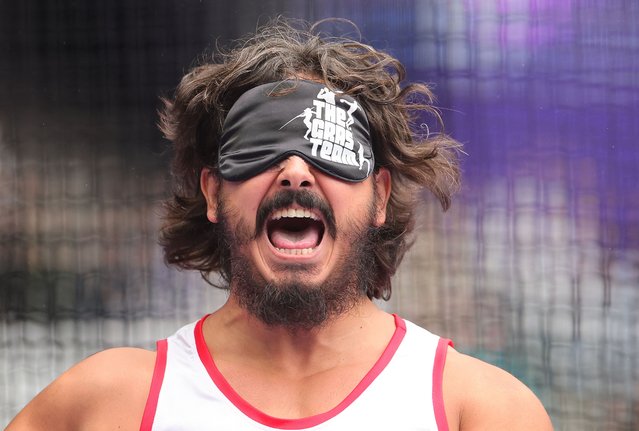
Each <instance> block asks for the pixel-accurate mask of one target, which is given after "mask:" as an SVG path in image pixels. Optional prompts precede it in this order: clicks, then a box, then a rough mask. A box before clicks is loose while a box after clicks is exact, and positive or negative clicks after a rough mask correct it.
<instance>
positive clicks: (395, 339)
mask: <svg viewBox="0 0 639 431" xmlns="http://www.w3.org/2000/svg"><path fill="white" fill-rule="evenodd" d="M206 317H207V316H204V317H203V318H202V319H200V320H199V321H198V322H197V324H196V325H195V345H196V347H197V352H198V355H199V356H200V360H201V361H202V364H204V367H205V368H206V370H207V371H208V373H209V376H210V377H211V379H212V380H213V382H214V383H215V385H216V386H217V387H218V389H220V391H222V393H223V394H224V395H225V396H226V397H227V398H228V399H229V401H231V402H232V403H233V404H234V405H235V407H237V408H238V409H239V410H240V411H241V412H242V413H244V414H245V415H246V416H248V417H249V418H251V419H253V420H254V421H256V422H258V423H260V424H262V425H266V426H268V427H271V428H279V429H285V430H286V429H304V428H311V427H314V426H316V425H319V424H321V423H323V422H326V421H327V420H329V419H331V418H333V417H335V416H337V415H338V414H340V413H341V412H342V411H344V409H346V408H347V407H348V406H350V405H351V404H352V403H353V402H354V401H355V400H356V399H357V398H358V397H359V396H360V395H361V394H362V393H363V392H364V391H365V390H366V388H368V386H370V384H371V383H372V382H373V381H374V380H375V378H376V377H377V376H378V375H379V374H380V373H381V372H382V371H383V370H384V368H386V366H387V365H388V363H389V362H390V360H391V359H392V358H393V355H394V354H395V352H396V351H397V349H398V348H399V345H400V344H401V342H402V340H403V339H404V335H406V323H405V322H404V321H403V320H402V319H401V318H400V317H398V316H396V315H394V314H393V317H394V318H395V332H394V333H393V336H392V337H391V339H390V341H389V343H388V345H387V346H386V349H384V352H383V353H382V354H381V356H380V357H379V359H378V360H377V362H375V365H373V367H372V368H371V369H370V370H369V371H368V373H366V375H365V376H364V377H363V378H362V380H361V381H360V382H359V383H358V384H357V386H355V389H353V390H352V391H351V393H350V394H348V395H347V396H346V398H344V399H343V400H342V401H341V402H340V403H339V404H338V405H337V406H335V407H333V408H332V409H330V410H329V411H327V412H325V413H320V414H318V415H313V416H309V417H305V418H299V419H283V418H277V417H274V416H270V415H268V414H266V413H264V412H262V411H260V410H258V409H256V408H255V407H253V406H252V405H251V404H249V402H248V401H246V400H245V399H244V398H242V397H241V396H240V395H239V394H238V393H237V392H235V390H234V389H233V388H232V387H231V385H230V384H229V382H228V381H227V380H226V379H225V378H224V376H223V375H222V373H220V370H219V369H218V368H217V366H216V365H215V362H214V361H213V357H212V356H211V353H210V352H209V349H208V348H207V346H206V341H205V340H204V334H203V332H202V324H203V323H204V320H205V319H206Z"/></svg>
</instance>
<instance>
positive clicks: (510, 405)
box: [8, 156, 552, 431]
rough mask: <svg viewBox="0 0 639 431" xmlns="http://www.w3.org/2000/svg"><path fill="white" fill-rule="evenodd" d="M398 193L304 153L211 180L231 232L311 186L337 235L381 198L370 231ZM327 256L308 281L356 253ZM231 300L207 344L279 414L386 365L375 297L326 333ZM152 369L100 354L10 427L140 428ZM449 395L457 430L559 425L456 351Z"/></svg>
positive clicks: (331, 248)
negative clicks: (291, 191) (326, 168)
mask: <svg viewBox="0 0 639 431" xmlns="http://www.w3.org/2000/svg"><path fill="white" fill-rule="evenodd" d="M390 186H391V178H390V174H389V172H388V171H386V170H385V169H380V171H379V172H378V173H375V174H373V175H371V176H370V177H369V178H368V179H367V180H365V181H363V182H361V183H346V182H343V181H341V180H338V179H335V178H333V177H331V176H328V175H326V174H323V173H321V172H319V171H317V170H315V169H314V168H312V167H310V166H309V165H308V164H307V163H306V162H305V161H304V160H303V159H301V158H299V157H297V156H292V157H290V158H288V159H286V160H285V161H283V162H282V163H280V164H279V165H278V166H276V167H274V168H271V169H269V170H267V171H266V172H263V173H261V174H258V175H256V176H255V177H253V178H251V179H249V180H247V181H243V182H237V183H236V182H234V183H230V182H227V181H221V182H220V181H219V180H218V179H217V178H216V177H215V176H214V175H213V174H212V173H211V172H209V171H208V170H204V171H203V172H202V176H201V188H202V192H203V193H204V195H205V197H206V198H207V203H208V212H207V217H208V218H209V220H210V221H211V222H214V223H215V222H217V221H218V216H219V214H218V211H217V210H218V208H217V198H218V194H220V195H221V197H222V200H223V202H224V203H225V208H228V209H230V210H231V211H229V214H233V217H234V219H233V220H229V221H230V222H231V223H232V224H234V226H231V228H235V227H237V223H238V222H239V221H242V222H243V223H246V224H248V225H249V227H254V226H251V225H252V224H254V220H255V212H256V211H257V207H258V206H259V204H260V202H261V201H262V200H264V199H265V198H268V197H269V196H272V195H273V194H274V193H276V192H277V191H278V190H281V189H282V188H306V189H308V190H310V191H311V192H313V193H316V194H317V195H319V196H320V197H321V198H322V199H324V200H325V201H326V202H328V203H329V204H330V205H331V207H332V208H333V210H334V213H335V218H336V223H337V225H338V227H339V226H345V225H347V224H348V221H349V220H358V219H360V217H361V218H363V217H364V213H365V212H366V211H368V208H370V203H371V202H375V217H374V218H373V220H372V223H373V224H374V225H377V226H379V225H381V224H383V223H384V221H385V217H386V203H387V202H388V198H389V193H390ZM375 188H376V190H377V196H378V199H377V200H375V199H374V195H375ZM264 235H266V234H264ZM322 242H323V243H324V240H323V241H322ZM269 247H270V248H272V246H269V245H268V244H267V239H266V238H263V237H258V238H255V239H254V240H252V241H250V242H249V243H248V244H244V245H242V246H241V248H242V250H240V251H241V252H242V253H244V255H246V256H249V257H250V259H251V262H252V263H253V265H254V266H255V268H256V269H257V271H258V272H259V273H260V274H261V275H262V276H263V277H265V278H276V279H286V277H290V274H287V273H286V271H287V270H286V269H283V267H282V266H281V265H280V266H278V265H277V264H278V263H282V262H283V261H287V260H290V261H294V262H300V261H304V260H303V259H305V258H304V257H300V256H286V255H283V254H281V253H279V254H278V253H275V252H273V250H271V249H270V248H269ZM320 248H321V250H318V252H317V253H314V254H313V256H311V257H309V258H308V259H307V260H306V261H304V262H307V263H308V264H309V266H310V267H312V268H314V270H312V271H309V273H308V274H307V275H305V276H304V277H303V278H304V279H305V281H309V282H321V281H322V280H324V279H326V278H327V277H329V276H330V274H331V273H332V272H333V271H334V270H335V268H338V267H339V265H340V262H339V259H338V258H337V256H340V255H341V253H344V252H348V250H349V249H350V244H348V241H346V240H345V239H344V238H340V237H339V235H338V236H337V237H336V238H335V239H331V238H328V239H326V243H325V244H322V245H321V247H320ZM296 276H299V274H296ZM306 279H307V280H306ZM231 287H232V286H231ZM232 292H233V290H232V289H231V295H230V297H229V300H228V301H227V303H226V304H225V305H224V306H223V307H222V308H220V309H219V310H218V311H216V312H215V313H213V314H212V315H210V316H209V317H208V318H207V319H206V321H205V323H204V326H203V333H204V338H205V340H206V344H207V346H208V348H209V350H210V351H211V352H213V354H214V357H215V362H216V365H217V367H218V368H219V370H220V371H221V373H222V374H223V375H224V376H225V378H226V379H227V380H228V382H229V383H230V384H231V386H232V387H233V388H234V389H235V390H236V392H237V393H238V394H239V395H240V396H242V397H243V398H244V399H245V400H247V401H248V402H249V403H251V404H252V405H253V406H254V407H256V408H258V409H259V410H261V411H263V412H265V413H267V414H269V415H271V416H275V417H286V418H301V417H306V416H310V415H315V414H318V413H322V412H325V411H327V410H330V409H331V408H333V407H334V406H336V405H337V404H338V403H339V402H340V401H342V400H343V399H344V398H345V397H346V396H347V395H348V394H349V393H350V392H351V390H352V389H353V388H354V387H355V386H356V385H357V383H358V382H359V381H360V380H361V379H362V378H363V377H364V375H365V374H366V373H367V372H368V371H369V369H370V368H371V367H372V365H373V364H374V363H375V362H376V361H377V359H378V358H379V356H380V355H381V353H382V351H383V350H384V348H385V347H386V345H387V344H388V342H389V340H390V338H391V336H392V334H393V332H394V330H395V324H394V319H393V316H391V315H390V314H388V313H386V312H384V311H382V310H381V309H379V308H378V307H377V306H376V305H375V304H374V303H373V302H371V301H370V300H369V299H368V298H366V297H365V296H362V297H361V299H360V300H359V301H358V302H357V303H356V304H355V305H354V306H353V307H352V308H351V309H350V310H349V311H347V312H345V313H343V314H342V315H339V316H337V317H335V318H333V319H330V320H329V321H328V322H327V323H326V324H325V325H323V326H321V327H319V328H315V329H311V330H301V329H300V330H291V329H290V328H284V327H272V326H268V325H266V324H264V323H262V322H261V321H260V320H258V319H257V318H255V317H253V316H252V315H250V314H249V313H248V312H247V311H246V310H245V309H244V308H243V307H241V306H240V305H239V304H238V302H237V298H236V297H235V296H234V295H233V293H232ZM154 364H155V353H154V352H149V351H146V350H142V349H130V348H122V349H111V350H106V351H103V352H100V353H97V354H95V355H93V356H91V357H89V358H87V359H85V360H84V361H82V362H80V363H79V364H77V365H76V366H74V367H73V368H71V369H70V370H69V371H67V372H66V373H64V374H63V375H62V376H60V377H59V378H58V379H57V380H56V381H54V382H53V383H52V384H51V385H50V386H49V387H47V388H46V389H44V390H43V391H42V392H41V393H40V394H39V395H38V396H37V397H36V398H34V400H33V401H32V402H31V403H30V404H28V405H27V407H25V409H24V410H23V411H22V412H21V413H20V414H19V415H18V416H17V417H16V418H15V420H14V421H13V422H12V423H11V424H10V425H9V427H8V430H10V431H18V430H52V431H55V430H96V431H99V430H114V429H121V430H137V429H139V427H140V422H141V419H142V413H143V411H144V407H145V403H146V399H147V395H148V392H149V386H150V383H151V376H152V374H153V368H154ZM443 394H444V404H445V410H446V417H447V420H448V425H449V429H450V430H464V431H468V430H491V431H499V430H509V431H511V430H541V431H544V430H551V429H552V425H551V423H550V420H549V418H548V415H547V414H546V412H545V410H544V408H543V406H542V405H541V403H540V402H539V400H538V399H537V398H536V397H535V395H534V394H533V393H532V392H531V391H530V390H529V389H528V388H527V387H526V386H524V385H523V384H522V383H521V382H519V381H518V380H517V379H515V378H514V377H513V376H511V375H510V374H508V373H507V372H505V371H503V370H501V369H499V368H496V367H493V366H491V365H489V364H486V363H484V362H481V361H479V360H477V359H474V358H471V357H469V356H466V355H463V354H461V353H459V352H457V351H456V350H454V349H453V348H449V349H448V355H447V359H446V365H445V369H444V380H443ZM389 396H392V395H390V394H389ZM427 408H430V406H424V409H427ZM389 414H392V413H389Z"/></svg>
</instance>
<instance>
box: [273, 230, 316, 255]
mask: <svg viewBox="0 0 639 431" xmlns="http://www.w3.org/2000/svg"><path fill="white" fill-rule="evenodd" d="M319 236H320V232H319V228H318V227H317V226H314V225H310V226H309V227H307V228H306V229H303V230H300V231H292V230H286V229H279V228H277V229H274V230H273V231H272V232H271V243H273V245H274V246H275V247H277V248H288V249H292V248H298V249H302V248H313V247H315V246H317V243H318V241H319Z"/></svg>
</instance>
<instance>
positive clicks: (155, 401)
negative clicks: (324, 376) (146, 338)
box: [140, 316, 452, 431]
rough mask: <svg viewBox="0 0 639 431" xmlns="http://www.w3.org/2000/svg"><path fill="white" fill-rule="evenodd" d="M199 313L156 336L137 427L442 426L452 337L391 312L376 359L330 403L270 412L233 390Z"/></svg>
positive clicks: (318, 430) (247, 430)
mask: <svg viewBox="0 0 639 431" xmlns="http://www.w3.org/2000/svg"><path fill="white" fill-rule="evenodd" d="M203 321H204V318H202V319H201V320H200V321H198V322H196V323H191V324H190V325H187V326H185V327H183V328H182V329H180V330H179V331H178V332H177V333H176V334H175V335H173V336H171V337H169V338H168V339H166V340H161V341H158V344H157V346H158V350H157V359H156V363H155V370H154V373H153V379H152V382H151V389H150V392H149V397H148V400H147V404H146V408H145V410H144V416H143V418H142V424H141V426H140V430H141V431H168V430H171V431H179V430H184V431H195V430H198V431H199V430H224V431H238V430H241V431H253V430H260V431H273V430H308V431H344V430H367V431H373V430H384V431H388V430H402V431H409V430H421V431H436V430H439V431H443V430H448V425H447V422H446V415H445V412H444V403H443V397H442V377H443V370H444V362H445V360H446V351H447V348H448V346H449V345H452V343H451V342H450V341H449V340H446V339H441V338H439V337H437V336H436V335H433V334H431V333H430V332H428V331H426V330H425V329H423V328H420V327H419V326H417V325H415V324H413V323H411V322H408V321H405V320H402V319H401V318H399V317H397V316H395V327H396V328H395V333H394V335H393V337H392V338H391V340H390V342H389V343H388V346H387V347H386V349H385V350H384V352H383V353H382V355H381V356H380V358H379V359H378V360H377V362H376V364H375V365H374V366H373V368H371V369H370V371H369V372H368V373H367V374H366V375H365V376H364V378H363V379H362V380H361V381H360V383H359V384H358V385H357V386H356V387H355V389H353V391H352V392H351V393H350V394H349V395H348V396H347V397H346V398H345V399H344V400H343V401H342V402H340V403H339V404H338V405H337V406H336V407H334V408H332V409H331V410H329V411H327V412H325V413H321V414H318V415H314V416H310V417H306V418H299V419H284V418H276V417H273V416H269V415H267V414H265V413H263V412H261V411H260V410H258V409H256V408H255V407H253V406H252V405H250V404H249V403H248V402H247V401H245V400H244V399H243V398H242V397H240V396H239V395H238V394H237V393H236V392H235V391H234V390H233V388H232V387H231V386H230V385H229V383H228V382H227V381H226V379H225V378H224V376H222V374H220V372H219V370H218V369H217V367H216V366H215V362H214V359H213V358H212V357H211V354H210V353H209V350H208V349H207V347H206V343H205V342H204V337H203V335H202V323H203Z"/></svg>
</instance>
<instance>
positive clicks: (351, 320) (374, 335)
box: [203, 295, 395, 374]
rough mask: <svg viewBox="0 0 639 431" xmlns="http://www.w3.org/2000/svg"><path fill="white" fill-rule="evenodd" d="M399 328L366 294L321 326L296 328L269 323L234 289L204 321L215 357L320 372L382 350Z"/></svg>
mask: <svg viewBox="0 0 639 431" xmlns="http://www.w3.org/2000/svg"><path fill="white" fill-rule="evenodd" d="M394 330H395V326H394V320H393V317H392V316H391V315H389V314H388V313H386V312H384V311H382V310H380V309H379V308H378V307H377V306H376V305H375V304H373V303H372V302H371V301H370V300H368V299H367V298H363V299H362V300H361V301H359V302H358V303H356V304H355V306H354V307H353V308H352V309H350V310H349V311H348V312H346V313H344V314H342V315H340V316H337V317H334V318H332V319H330V320H329V321H328V322H326V323H325V324H324V325H322V326H320V327H318V328H313V329H295V328H289V327H283V326H269V325H266V324H264V323H263V322H261V321H260V320H259V319H257V318H255V317H254V316H251V315H249V313H248V312H247V311H246V310H244V309H243V308H242V307H241V306H240V305H239V304H238V303H237V301H236V300H235V298H234V297H233V295H231V296H230V298H229V300H228V302H227V303H226V304H225V305H224V306H223V307H222V308H220V309H219V310H218V311H217V312H215V313H213V314H212V315H211V316H209V317H208V319H207V320H206V322H205V323H204V327H203V332H204V338H205V340H206V342H207V346H208V347H209V349H210V350H211V352H212V354H213V356H214V358H216V357H217V358H219V359H221V360H234V361H242V362H246V363H247V365H248V366H259V367H264V366H269V367H274V368H276V370H275V369H274V370H272V371H274V372H285V373H292V374H308V373H313V372H321V370H323V369H326V368H330V367H333V366H338V365H339V363H340V362H343V361H349V360H351V359H352V358H355V357H356V356H357V355H358V354H361V352H371V351H373V352H379V351H380V350H381V351H383V348H384V347H385V346H386V344H387V343H388V341H389V340H390V338H391V337H392V334H393V333H394ZM380 353H381V352H380Z"/></svg>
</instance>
